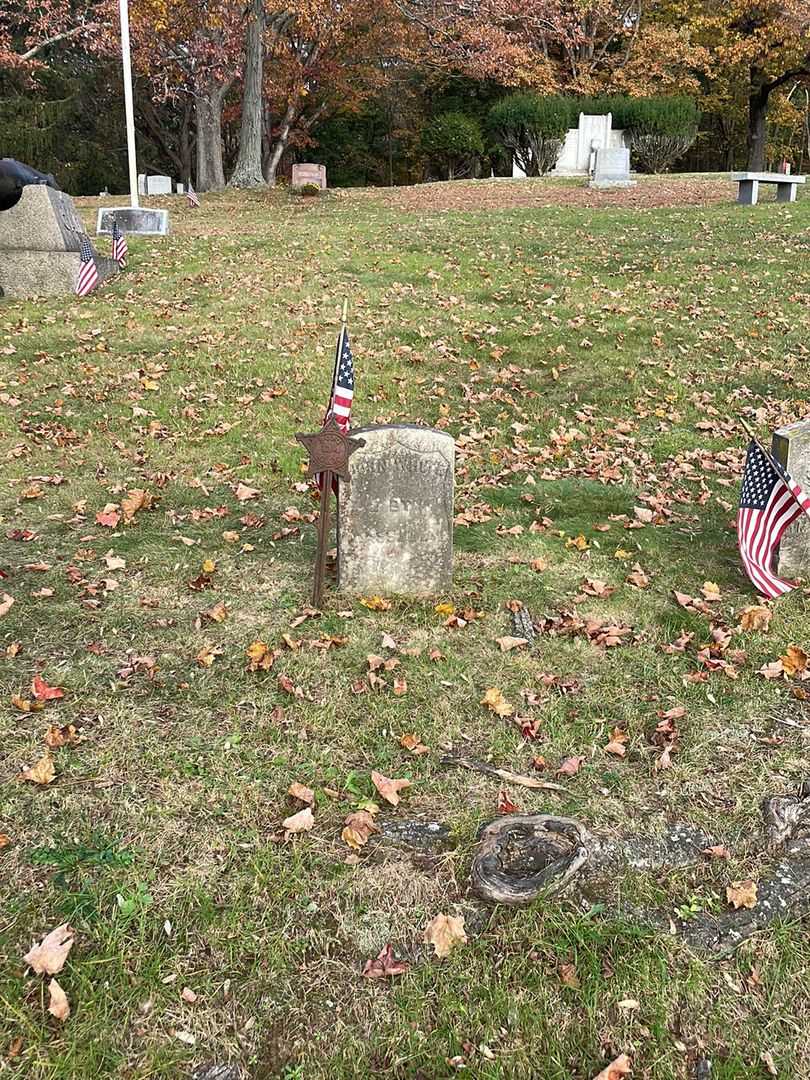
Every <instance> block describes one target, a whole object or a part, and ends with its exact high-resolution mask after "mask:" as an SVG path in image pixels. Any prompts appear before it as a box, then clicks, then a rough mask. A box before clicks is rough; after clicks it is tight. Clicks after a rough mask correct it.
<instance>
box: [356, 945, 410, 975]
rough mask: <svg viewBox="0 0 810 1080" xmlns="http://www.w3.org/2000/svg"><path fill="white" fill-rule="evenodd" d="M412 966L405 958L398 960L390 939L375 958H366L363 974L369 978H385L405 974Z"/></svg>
mask: <svg viewBox="0 0 810 1080" xmlns="http://www.w3.org/2000/svg"><path fill="white" fill-rule="evenodd" d="M409 968H410V964H407V963H406V962H405V961H404V960H397V958H396V957H395V956H394V949H393V946H392V945H391V943H390V941H389V943H388V944H387V945H386V946H385V948H384V949H382V950H381V951H380V952H379V953H378V954H377V956H376V957H375V958H374V959H373V960H366V962H365V965H364V966H363V975H364V976H365V977H366V978H367V979H385V978H388V977H390V976H393V975H404V974H405V972H406V971H408V969H409Z"/></svg>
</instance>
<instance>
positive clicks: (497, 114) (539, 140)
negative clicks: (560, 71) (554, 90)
mask: <svg viewBox="0 0 810 1080" xmlns="http://www.w3.org/2000/svg"><path fill="white" fill-rule="evenodd" d="M577 116H578V110H577V108H576V103H575V101H574V99H573V98H567V97H540V96H539V94H529V93H522V94H510V95H509V97H505V98H503V99H502V100H501V101H498V102H496V104H495V105H493V106H492V108H491V109H490V113H489V124H490V127H491V129H492V132H493V135H494V136H495V138H496V139H497V140H498V141H499V142H501V143H503V145H504V146H505V147H506V149H507V150H511V152H512V154H513V155H514V157H515V160H516V161H517V163H518V165H519V166H520V167H521V169H523V171H524V172H525V173H526V175H527V176H539V175H540V174H541V173H546V172H549V170H550V169H553V168H554V166H555V164H556V163H557V158H558V157H559V156H560V150H562V145H563V142H564V141H565V135H566V132H567V131H568V129H569V128H570V127H573V126H575V125H576V123H577Z"/></svg>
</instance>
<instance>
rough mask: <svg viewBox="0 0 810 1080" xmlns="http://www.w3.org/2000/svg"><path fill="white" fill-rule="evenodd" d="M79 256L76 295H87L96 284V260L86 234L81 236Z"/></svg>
mask: <svg viewBox="0 0 810 1080" xmlns="http://www.w3.org/2000/svg"><path fill="white" fill-rule="evenodd" d="M80 258H81V263H80V265H79V276H78V278H77V279H76V295H77V296H87V294H88V293H91V292H92V291H93V289H95V287H96V285H98V270H97V269H96V260H95V259H94V258H93V249H92V247H91V246H90V241H89V240H88V239H87V237H86V236H83V237H82V243H81V248H80Z"/></svg>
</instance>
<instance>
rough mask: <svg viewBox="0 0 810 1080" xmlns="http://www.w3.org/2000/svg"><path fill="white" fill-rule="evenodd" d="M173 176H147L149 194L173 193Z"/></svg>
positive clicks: (147, 191) (147, 192)
mask: <svg viewBox="0 0 810 1080" xmlns="http://www.w3.org/2000/svg"><path fill="white" fill-rule="evenodd" d="M171 193H172V178H171V177H170V176H147V178H146V194H147V195H171Z"/></svg>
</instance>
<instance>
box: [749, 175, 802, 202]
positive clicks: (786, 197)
mask: <svg viewBox="0 0 810 1080" xmlns="http://www.w3.org/2000/svg"><path fill="white" fill-rule="evenodd" d="M731 179H732V180H733V181H734V182H735V183H737V184H739V185H740V189H739V193H738V195H737V202H738V203H742V205H743V206H754V205H756V202H757V200H758V199H759V185H760V184H776V201H777V202H795V201H796V188H797V186H798V185H799V184H803V183H804V182H805V181H806V179H807V177H806V176H795V175H794V174H793V173H775V172H739V173H732V174H731Z"/></svg>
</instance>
